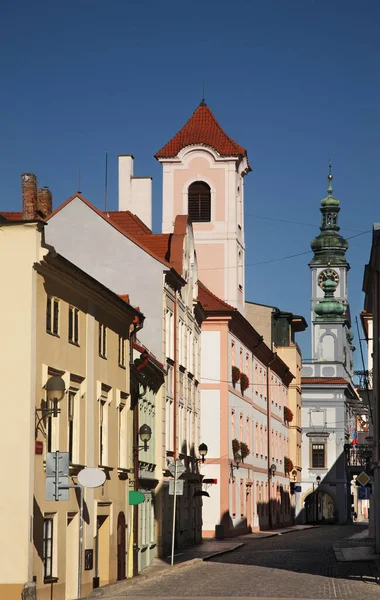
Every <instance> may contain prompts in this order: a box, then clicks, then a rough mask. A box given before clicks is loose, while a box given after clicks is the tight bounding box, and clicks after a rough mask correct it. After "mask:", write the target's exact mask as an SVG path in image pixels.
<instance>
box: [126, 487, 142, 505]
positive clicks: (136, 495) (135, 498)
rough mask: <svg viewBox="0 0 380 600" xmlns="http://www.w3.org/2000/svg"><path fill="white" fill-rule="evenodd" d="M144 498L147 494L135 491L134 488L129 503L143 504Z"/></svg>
mask: <svg viewBox="0 0 380 600" xmlns="http://www.w3.org/2000/svg"><path fill="white" fill-rule="evenodd" d="M144 500H145V496H144V494H142V493H141V492H135V491H134V490H133V491H130V492H129V504H130V505H131V506H133V505H135V504H141V502H144Z"/></svg>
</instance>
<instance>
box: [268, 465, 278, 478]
mask: <svg viewBox="0 0 380 600" xmlns="http://www.w3.org/2000/svg"><path fill="white" fill-rule="evenodd" d="M276 471H277V467H276V465H275V464H274V463H272V464H271V466H270V468H269V477H274V476H275V475H276Z"/></svg>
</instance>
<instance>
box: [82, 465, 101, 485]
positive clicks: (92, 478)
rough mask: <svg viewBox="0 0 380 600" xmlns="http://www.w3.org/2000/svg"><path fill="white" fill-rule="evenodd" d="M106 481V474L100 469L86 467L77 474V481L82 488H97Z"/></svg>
mask: <svg viewBox="0 0 380 600" xmlns="http://www.w3.org/2000/svg"><path fill="white" fill-rule="evenodd" d="M105 480H106V474H105V472H104V471H102V470H101V469H95V468H93V467H88V468H87V469H82V470H81V471H79V473H78V481H79V483H80V484H81V485H83V487H88V488H97V487H100V486H101V485H103V483H104V482H105Z"/></svg>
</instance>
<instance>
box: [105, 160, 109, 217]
mask: <svg viewBox="0 0 380 600" xmlns="http://www.w3.org/2000/svg"><path fill="white" fill-rule="evenodd" d="M107 188H108V152H106V169H105V174H104V212H107Z"/></svg>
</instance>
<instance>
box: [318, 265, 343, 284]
mask: <svg viewBox="0 0 380 600" xmlns="http://www.w3.org/2000/svg"><path fill="white" fill-rule="evenodd" d="M326 279H333V280H334V281H335V283H336V284H337V285H338V282H339V275H338V273H337V272H336V271H334V270H333V269H325V270H324V271H322V272H321V273H320V274H319V277H318V285H319V286H321V285H322V283H323V282H324V281H326Z"/></svg>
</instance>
